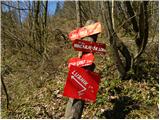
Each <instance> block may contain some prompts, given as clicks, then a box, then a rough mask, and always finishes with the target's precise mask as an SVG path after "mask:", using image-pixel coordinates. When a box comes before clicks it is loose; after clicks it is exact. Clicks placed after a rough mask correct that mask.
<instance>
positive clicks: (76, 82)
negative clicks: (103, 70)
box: [63, 66, 100, 102]
mask: <svg viewBox="0 0 160 120" xmlns="http://www.w3.org/2000/svg"><path fill="white" fill-rule="evenodd" d="M99 81H100V76H99V75H98V74H97V73H95V72H91V71H89V70H85V69H83V68H80V67H76V66H71V67H70V70H69V73H68V77H67V81H66V85H65V88H64V93H63V95H64V96H67V97H71V98H76V99H82V100H86V101H92V102H94V101H95V100H96V95H97V92H98V86H99Z"/></svg>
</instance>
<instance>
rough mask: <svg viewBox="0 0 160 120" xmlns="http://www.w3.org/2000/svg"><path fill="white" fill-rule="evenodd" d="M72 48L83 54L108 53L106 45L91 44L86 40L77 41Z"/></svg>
mask: <svg viewBox="0 0 160 120" xmlns="http://www.w3.org/2000/svg"><path fill="white" fill-rule="evenodd" d="M72 46H73V48H74V49H75V50H77V51H83V52H95V53H103V54H105V53H106V50H105V48H106V45H105V44H102V43H95V42H89V41H85V40H75V41H73V43H72Z"/></svg>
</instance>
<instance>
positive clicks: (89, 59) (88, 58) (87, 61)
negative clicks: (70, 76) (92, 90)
mask: <svg viewBox="0 0 160 120" xmlns="http://www.w3.org/2000/svg"><path fill="white" fill-rule="evenodd" d="M93 60H94V55H93V53H87V54H84V55H83V56H82V58H78V57H75V58H70V59H69V60H68V68H70V66H71V65H73V66H77V67H83V66H88V65H91V64H92V63H93Z"/></svg>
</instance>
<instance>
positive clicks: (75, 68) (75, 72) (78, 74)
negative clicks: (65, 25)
mask: <svg viewBox="0 0 160 120" xmlns="http://www.w3.org/2000/svg"><path fill="white" fill-rule="evenodd" d="M100 32H101V24H100V22H96V23H95V24H91V25H88V26H85V27H82V28H78V29H76V30H73V31H72V32H70V33H69V39H70V40H71V41H72V46H73V48H74V49H75V50H76V51H82V52H85V54H83V55H82V57H81V58H78V57H75V58H70V59H69V60H68V69H69V72H68V77H67V80H66V84H65V87H64V92H63V95H64V96H67V97H70V98H75V99H82V100H85V101H93V102H95V101H96V95H97V92H98V86H99V81H100V76H99V75H98V74H97V73H95V72H92V71H89V70H86V69H84V68H83V67H85V66H90V65H92V64H93V62H94V54H93V53H101V54H105V52H106V51H105V48H106V46H105V44H102V43H95V42H90V41H86V40H80V39H81V38H84V37H87V36H91V35H94V34H98V33H100Z"/></svg>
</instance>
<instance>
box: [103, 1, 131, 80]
mask: <svg viewBox="0 0 160 120" xmlns="http://www.w3.org/2000/svg"><path fill="white" fill-rule="evenodd" d="M100 3H101V4H100V5H101V11H102V18H103V20H104V26H105V32H106V35H107V31H109V42H110V45H111V49H112V53H113V60H114V61H115V63H116V66H117V69H118V72H119V75H120V78H121V79H125V77H126V73H127V71H128V70H129V69H130V67H131V55H130V52H129V50H128V48H127V47H126V46H125V45H124V43H123V42H122V41H121V40H120V39H119V38H118V36H117V34H116V33H115V30H114V29H113V22H112V18H111V16H112V15H111V10H110V6H109V1H107V2H104V1H101V2H100ZM107 28H108V29H107ZM118 50H119V51H120V52H121V53H122V55H123V57H124V58H125V62H124V63H123V62H122V60H121V58H120V55H119V52H118Z"/></svg>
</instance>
